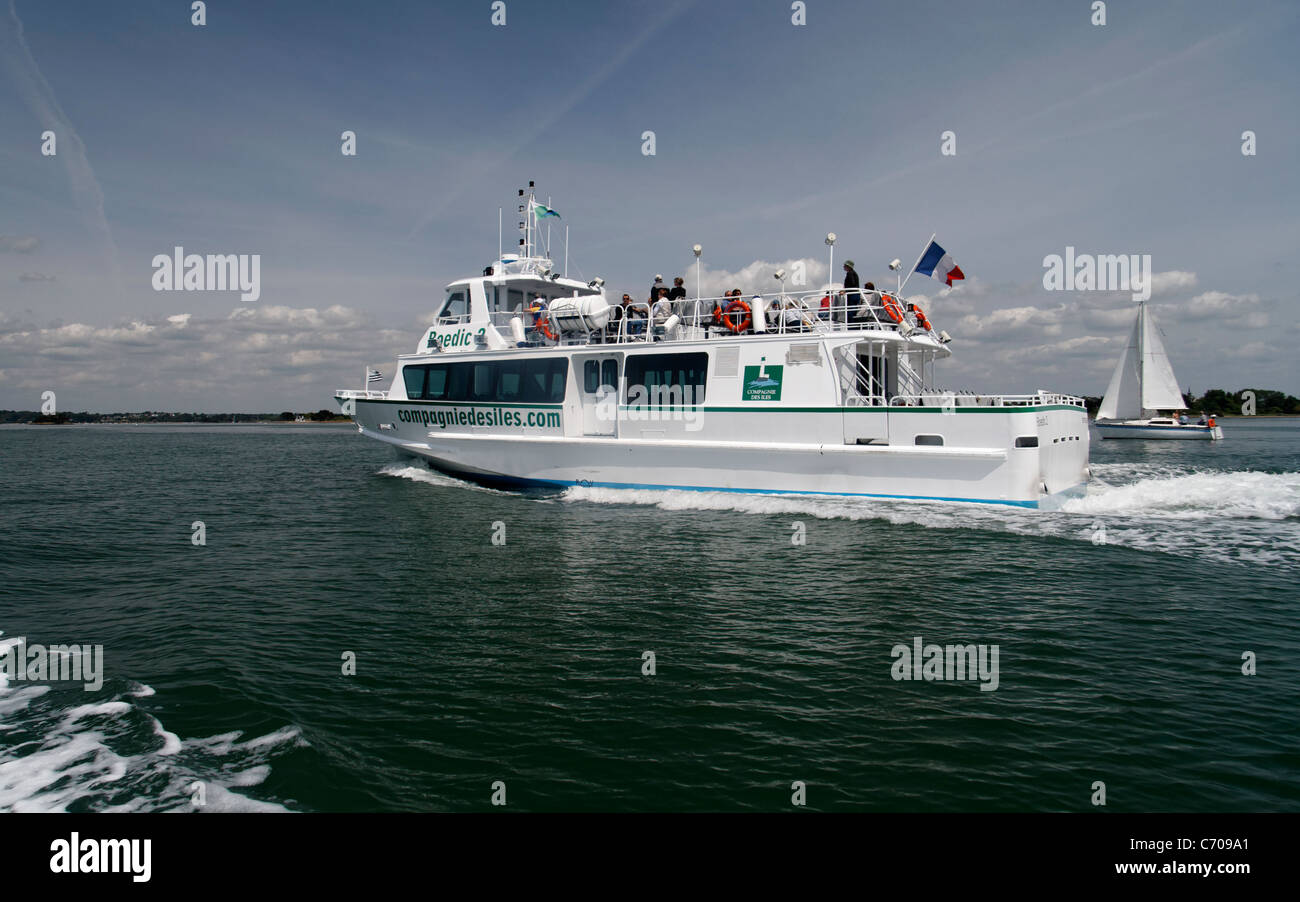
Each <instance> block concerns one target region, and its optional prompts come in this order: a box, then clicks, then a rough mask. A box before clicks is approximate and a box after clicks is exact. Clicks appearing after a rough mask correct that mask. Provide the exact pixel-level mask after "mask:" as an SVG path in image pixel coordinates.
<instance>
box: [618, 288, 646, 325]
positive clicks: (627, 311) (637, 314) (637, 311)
mask: <svg viewBox="0 0 1300 902" xmlns="http://www.w3.org/2000/svg"><path fill="white" fill-rule="evenodd" d="M620 306H621V307H622V308H623V318H624V319H626V320H627V334H629V335H640V334H641V333H642V332H644V331H645V310H644V309H642V308H640V307H637V306H635V305H634V304H633V303H632V296H631V295H628V294H625V295H623V303H622V304H621V305H620Z"/></svg>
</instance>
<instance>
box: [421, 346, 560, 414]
mask: <svg viewBox="0 0 1300 902" xmlns="http://www.w3.org/2000/svg"><path fill="white" fill-rule="evenodd" d="M568 374H569V361H568V360H567V359H565V358H564V357H534V358H531V359H527V360H503V361H496V360H492V361H487V360H480V361H467V362H465V363H424V364H408V365H407V366H406V367H404V368H403V369H402V378H403V380H404V381H405V382H406V396H407V397H408V398H410V399H411V400H414V401H477V402H496V403H502V404H562V403H564V383H565V380H566V379H567V378H568Z"/></svg>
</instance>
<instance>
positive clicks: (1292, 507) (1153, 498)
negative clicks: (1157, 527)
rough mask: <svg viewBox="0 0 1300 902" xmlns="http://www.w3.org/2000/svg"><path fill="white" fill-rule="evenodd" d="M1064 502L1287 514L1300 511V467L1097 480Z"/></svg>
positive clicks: (1156, 513)
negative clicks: (1283, 470) (1288, 470)
mask: <svg viewBox="0 0 1300 902" xmlns="http://www.w3.org/2000/svg"><path fill="white" fill-rule="evenodd" d="M1064 508H1065V510H1066V511H1067V512H1069V513H1076V514H1132V515H1135V516H1143V517H1173V518H1180V519H1203V518H1207V517H1215V518H1218V517H1231V518H1248V519H1261V520H1285V519H1286V518H1288V517H1295V516H1300V473H1258V472H1252V471H1242V472H1235V473H1222V472H1202V473H1190V474H1186V475H1170V476H1162V477H1154V478H1145V479H1141V480H1140V481H1138V482H1132V483H1129V484H1127V485H1110V484H1107V483H1106V482H1104V481H1098V482H1097V483H1095V484H1094V485H1092V486H1090V487H1089V490H1088V494H1087V495H1086V496H1085V497H1083V498H1073V499H1071V500H1069V501H1067V502H1066V503H1065V505H1064Z"/></svg>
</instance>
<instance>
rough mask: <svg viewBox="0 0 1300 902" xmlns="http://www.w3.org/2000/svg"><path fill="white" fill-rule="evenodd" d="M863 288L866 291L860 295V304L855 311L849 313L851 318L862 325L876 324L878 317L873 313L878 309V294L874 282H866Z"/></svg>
mask: <svg viewBox="0 0 1300 902" xmlns="http://www.w3.org/2000/svg"><path fill="white" fill-rule="evenodd" d="M863 288H865V289H866V291H864V292H863V293H862V303H861V304H859V305H858V308H857V310H854V311H851V312H852V313H853V316H852V318H853V319H854V320H857V321H858V322H864V323H870V322H877V321H878V320H879V319H880V317H879V315H878V314H877V313H876V312H875V311H876V309H877V308H879V307H880V292H879V291H877V290H876V283H875V282H868V283H867V284H866V285H864V286H863Z"/></svg>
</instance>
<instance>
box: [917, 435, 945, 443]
mask: <svg viewBox="0 0 1300 902" xmlns="http://www.w3.org/2000/svg"><path fill="white" fill-rule="evenodd" d="M915 443H916V444H918V445H942V444H943V436H942V435H918V436H917V437H916V442H915Z"/></svg>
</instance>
